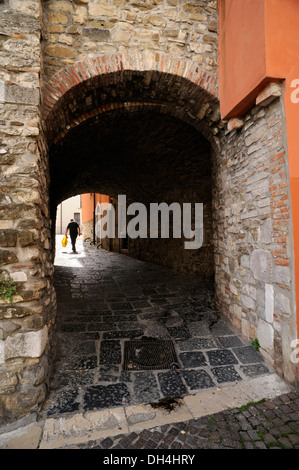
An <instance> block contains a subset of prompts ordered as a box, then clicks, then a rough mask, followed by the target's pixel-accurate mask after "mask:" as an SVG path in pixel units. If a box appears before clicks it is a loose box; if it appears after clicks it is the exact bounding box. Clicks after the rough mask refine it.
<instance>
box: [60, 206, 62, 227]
mask: <svg viewBox="0 0 299 470" xmlns="http://www.w3.org/2000/svg"><path fill="white" fill-rule="evenodd" d="M60 233H62V203H61V204H60Z"/></svg>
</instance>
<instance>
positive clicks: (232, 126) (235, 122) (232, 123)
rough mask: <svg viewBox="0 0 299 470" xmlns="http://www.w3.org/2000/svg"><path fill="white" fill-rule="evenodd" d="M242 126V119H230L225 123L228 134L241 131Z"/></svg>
mask: <svg viewBox="0 0 299 470" xmlns="http://www.w3.org/2000/svg"><path fill="white" fill-rule="evenodd" d="M243 126H244V121H243V120H242V119H238V118H234V119H230V120H229V121H228V123H227V130H228V131H229V132H231V131H234V130H237V129H241V127H243Z"/></svg>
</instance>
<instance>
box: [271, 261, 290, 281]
mask: <svg viewBox="0 0 299 470" xmlns="http://www.w3.org/2000/svg"><path fill="white" fill-rule="evenodd" d="M274 281H275V282H277V283H279V284H283V285H285V286H289V285H290V283H291V272H290V268H289V267H288V266H275V267H274Z"/></svg>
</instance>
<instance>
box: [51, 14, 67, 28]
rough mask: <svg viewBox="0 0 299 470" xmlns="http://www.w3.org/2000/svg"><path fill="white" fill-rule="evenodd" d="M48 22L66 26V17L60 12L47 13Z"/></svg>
mask: <svg viewBox="0 0 299 470" xmlns="http://www.w3.org/2000/svg"><path fill="white" fill-rule="evenodd" d="M48 21H49V23H58V24H64V25H66V24H68V21H69V20H68V17H67V15H66V14H65V13H61V12H56V11H55V12H53V13H48Z"/></svg>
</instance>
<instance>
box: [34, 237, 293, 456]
mask: <svg viewBox="0 0 299 470" xmlns="http://www.w3.org/2000/svg"><path fill="white" fill-rule="evenodd" d="M78 251H79V253H78V254H76V255H73V254H71V253H70V250H68V248H66V249H65V248H64V249H62V248H61V243H60V240H59V238H58V240H57V255H56V260H55V283H56V289H57V297H58V319H57V320H58V327H59V335H58V336H59V355H58V361H57V364H56V370H55V374H54V377H53V380H52V383H51V392H50V395H49V398H48V401H47V403H46V405H45V407H44V408H43V410H42V411H41V417H42V418H45V419H47V418H52V417H53V418H59V417H68V416H72V414H76V413H83V414H84V413H85V412H89V411H95V410H103V409H105V408H109V409H111V408H114V407H119V406H130V405H135V404H139V405H140V404H149V403H150V404H151V406H153V405H154V406H165V404H166V406H168V405H169V403H170V404H171V400H172V399H173V398H177V397H181V398H182V397H184V396H188V395H192V394H194V393H197V392H201V391H204V390H207V391H209V390H211V389H215V390H219V387H221V389H223V388H225V387H226V386H231V385H234V384H238V383H244V382H246V380H247V381H249V380H251V379H255V378H262V377H265V376H267V375H268V374H271V373H273V369H272V367H271V366H270V365H269V364H268V363H267V362H266V361H265V360H264V359H263V357H262V356H261V355H260V353H259V352H257V351H256V350H255V349H254V348H253V346H252V345H251V343H249V342H247V341H246V340H245V339H244V338H243V337H242V336H240V335H239V334H238V332H236V331H235V330H234V328H232V327H231V326H230V325H228V323H227V322H225V321H224V319H223V318H219V316H218V315H217V312H216V311H215V309H214V308H213V294H212V290H211V287H210V286H208V285H204V284H202V283H200V282H199V281H198V280H196V279H194V278H192V277H190V276H183V275H179V274H176V273H174V272H173V271H171V270H169V269H167V268H164V267H161V266H156V265H154V264H151V263H145V262H142V261H139V260H135V259H132V258H129V257H128V256H125V255H122V254H117V253H110V252H107V251H104V250H101V249H100V250H97V249H96V247H94V246H90V245H89V244H87V243H86V242H85V243H83V242H81V241H80V240H79V242H78ZM133 340H135V341H138V343H137V344H138V345H139V347H138V348H137V349H133V353H132V354H131V356H130V357H129V359H130V360H129V361H128V362H127V369H126V368H125V367H124V362H125V346H126V344H128V343H130V344H131V342H132V341H133ZM140 341H142V343H140ZM160 341H170V343H171V345H173V348H174V352H175V354H176V357H175V358H172V359H171V360H172V361H173V364H172V365H169V363H168V365H167V369H162V368H161V366H160V365H157V364H160V362H159V361H162V360H164V359H163V349H162V350H161V349H160V350H159V348H157V345H159V344H160ZM140 345H141V346H140ZM144 345H146V348H145V350H143V349H142V348H143V347H144ZM152 345H153V346H152ZM151 347H154V348H155V350H156V351H158V353H157V354H158V359H157V362H156V364H155V360H154V359H153V357H152V351H153V350H152V349H151ZM147 348H150V349H147ZM138 351H139V353H138ZM140 351H141V353H142V354H141V353H140ZM138 354H139V355H138ZM149 358H150V359H151V360H152V365H150V366H149V363H150V361H148V359H149ZM165 360H167V358H166V359H165ZM145 364H146V366H148V367H149V370H145ZM134 365H135V366H136V365H137V366H140V368H139V369H137V370H135V369H134V367H133V368H132V366H134ZM156 365H157V367H156ZM165 400H166V401H165ZM298 404H299V395H298V392H296V391H294V392H292V393H290V394H287V395H283V396H281V397H279V398H274V399H272V400H267V401H262V402H260V403H251V404H250V403H249V404H247V405H246V406H244V407H243V408H241V409H240V408H238V409H237V408H236V409H232V410H231V409H230V410H227V411H222V412H218V413H217V414H214V415H209V416H204V417H201V418H197V419H192V420H189V421H184V422H181V423H172V424H165V425H161V426H157V427H154V428H147V429H144V430H142V431H141V432H131V433H130V434H121V435H117V436H115V435H114V436H113V437H109V431H108V430H107V437H105V438H103V439H101V440H97V441H91V442H88V443H86V442H87V439H85V440H84V442H85V444H81V445H80V444H79V445H76V446H75V448H82V449H87V448H94V449H102V450H103V449H106V450H109V449H110V450H117V449H122V450H125V449H172V450H174V449H177V450H179V449H222V448H228V449H230V448H237V449H241V448H242V449H247V448H248V449H255V448H298V446H299V442H298Z"/></svg>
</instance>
